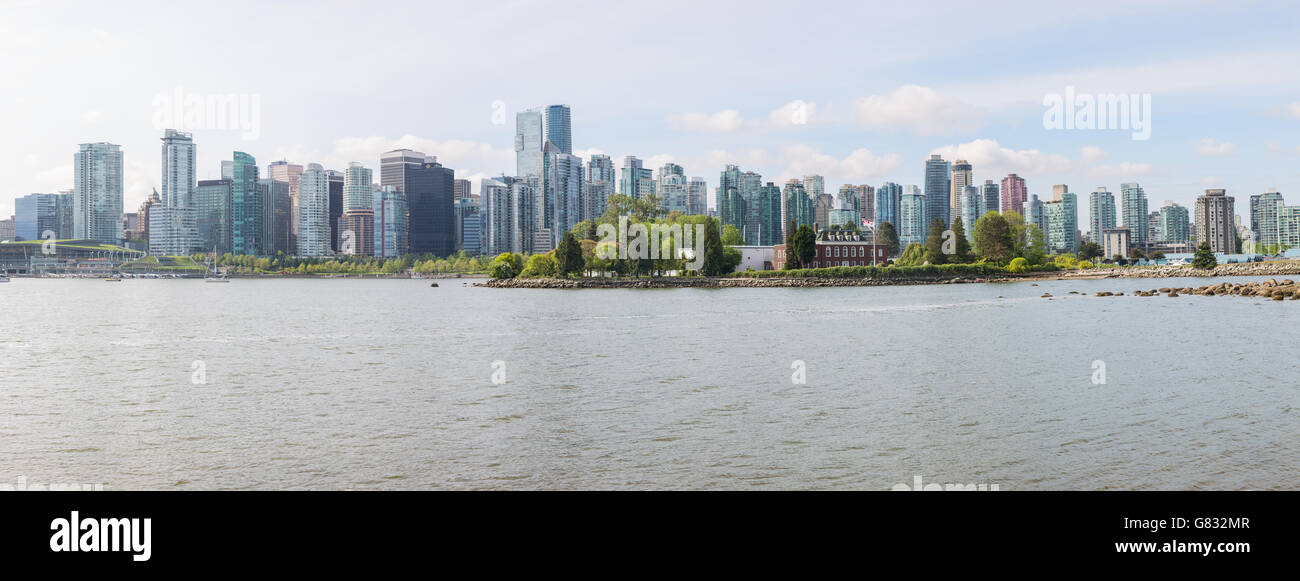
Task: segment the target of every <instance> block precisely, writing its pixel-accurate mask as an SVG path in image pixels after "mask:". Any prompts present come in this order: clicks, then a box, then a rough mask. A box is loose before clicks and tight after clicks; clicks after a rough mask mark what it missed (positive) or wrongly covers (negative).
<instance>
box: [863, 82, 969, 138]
mask: <svg viewBox="0 0 1300 581" xmlns="http://www.w3.org/2000/svg"><path fill="white" fill-rule="evenodd" d="M857 120H858V122H859V123H861V124H862V125H864V126H866V127H870V128H873V129H882V130H894V129H911V130H912V131H914V132H915V133H916V134H917V135H922V136H930V135H951V134H955V133H962V132H966V131H973V130H975V129H978V128H979V127H981V126H983V125H984V111H983V110H982V109H981V108H979V107H976V106H974V105H971V104H969V103H965V102H962V101H960V100H958V99H956V98H954V97H950V96H948V95H944V94H940V93H938V92H936V91H935V90H934V89H931V88H929V87H921V86H917V85H903V86H902V87H899V88H898V89H896V90H895V91H894V92H892V93H889V94H888V95H872V96H870V97H865V98H863V99H860V100H859V101H858V106H857Z"/></svg>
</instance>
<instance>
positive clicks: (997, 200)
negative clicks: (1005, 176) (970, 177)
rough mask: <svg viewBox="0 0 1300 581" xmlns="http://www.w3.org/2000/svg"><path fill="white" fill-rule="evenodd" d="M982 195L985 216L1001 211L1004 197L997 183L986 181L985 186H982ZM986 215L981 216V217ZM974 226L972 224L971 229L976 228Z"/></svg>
mask: <svg viewBox="0 0 1300 581" xmlns="http://www.w3.org/2000/svg"><path fill="white" fill-rule="evenodd" d="M980 195H981V196H983V197H984V214H987V213H989V212H1000V211H1001V209H1000V208H1001V204H1002V196H1001V192H1000V188H998V184H997V182H995V181H993V180H984V185H983V186H980ZM984 214H980V216H983V215H984ZM974 226H975V225H974V224H971V225H970V226H969V227H970V228H974Z"/></svg>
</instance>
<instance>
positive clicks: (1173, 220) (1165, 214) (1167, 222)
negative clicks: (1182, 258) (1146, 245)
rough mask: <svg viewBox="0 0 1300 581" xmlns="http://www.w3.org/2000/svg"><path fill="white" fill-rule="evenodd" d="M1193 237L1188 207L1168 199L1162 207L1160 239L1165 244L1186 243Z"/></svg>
mask: <svg viewBox="0 0 1300 581" xmlns="http://www.w3.org/2000/svg"><path fill="white" fill-rule="evenodd" d="M1191 238H1192V231H1191V225H1190V224H1189V220H1188V213H1187V208H1185V207H1183V206H1179V205H1178V204H1175V203H1173V202H1171V201H1166V202H1165V204H1164V205H1163V206H1161V207H1160V241H1161V242H1163V243H1165V244H1186V243H1188V242H1190V241H1191Z"/></svg>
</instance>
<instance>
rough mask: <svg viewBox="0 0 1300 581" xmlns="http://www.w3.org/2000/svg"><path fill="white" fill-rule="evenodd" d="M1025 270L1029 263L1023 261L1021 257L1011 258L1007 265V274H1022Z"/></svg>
mask: <svg viewBox="0 0 1300 581" xmlns="http://www.w3.org/2000/svg"><path fill="white" fill-rule="evenodd" d="M1026 270H1029V261H1028V260H1025V257H1023V256H1017V257H1015V258H1012V259H1011V263H1010V264H1008V265H1007V272H1024V271H1026Z"/></svg>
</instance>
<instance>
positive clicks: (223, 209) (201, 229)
mask: <svg viewBox="0 0 1300 581" xmlns="http://www.w3.org/2000/svg"><path fill="white" fill-rule="evenodd" d="M232 171H233V168H232ZM232 175H233V174H232ZM231 181H232V180H229V179H220V180H200V181H199V185H198V187H196V188H194V198H195V212H196V216H195V227H196V228H197V230H198V233H199V250H200V251H202V252H215V253H217V254H225V253H227V252H230V198H231V193H230V191H231Z"/></svg>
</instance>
